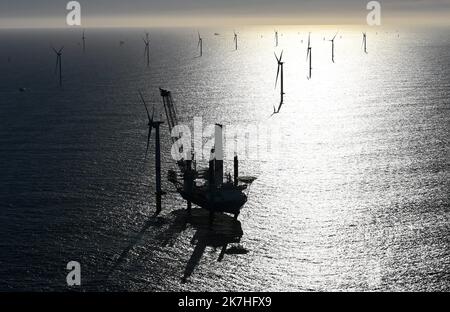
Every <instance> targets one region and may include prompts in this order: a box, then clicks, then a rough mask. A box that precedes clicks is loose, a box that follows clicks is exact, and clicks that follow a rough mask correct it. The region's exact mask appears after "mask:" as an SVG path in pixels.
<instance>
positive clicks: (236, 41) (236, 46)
mask: <svg viewBox="0 0 450 312" xmlns="http://www.w3.org/2000/svg"><path fill="white" fill-rule="evenodd" d="M233 40H234V45H235V50H236V51H237V49H238V35H237V34H236V31H234V39H233Z"/></svg>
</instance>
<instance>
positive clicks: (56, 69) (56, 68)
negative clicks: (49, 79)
mask: <svg viewBox="0 0 450 312" xmlns="http://www.w3.org/2000/svg"><path fill="white" fill-rule="evenodd" d="M58 65H59V56H57V57H56V65H55V74H56V72H57V71H58Z"/></svg>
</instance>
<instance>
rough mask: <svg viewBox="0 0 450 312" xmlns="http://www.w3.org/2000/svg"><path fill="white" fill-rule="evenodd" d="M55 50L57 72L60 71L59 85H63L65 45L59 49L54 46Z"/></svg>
mask: <svg viewBox="0 0 450 312" xmlns="http://www.w3.org/2000/svg"><path fill="white" fill-rule="evenodd" d="M52 49H53V51H54V52H55V54H56V66H55V74H56V73H59V86H60V87H62V59H61V56H62V50H63V49H64V47H62V48H61V49H59V50H58V51H57V50H56V49H55V48H53V47H52Z"/></svg>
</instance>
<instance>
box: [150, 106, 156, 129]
mask: <svg viewBox="0 0 450 312" xmlns="http://www.w3.org/2000/svg"><path fill="white" fill-rule="evenodd" d="M154 118H155V104H153V111H152V119H151V121H150V123H151V124H153V120H154Z"/></svg>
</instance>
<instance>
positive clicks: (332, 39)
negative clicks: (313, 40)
mask: <svg viewBox="0 0 450 312" xmlns="http://www.w3.org/2000/svg"><path fill="white" fill-rule="evenodd" d="M337 34H338V32H336V34H335V35H334V37H333V39H332V40H334V39H335V38H336V36H337Z"/></svg>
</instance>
